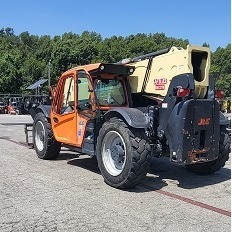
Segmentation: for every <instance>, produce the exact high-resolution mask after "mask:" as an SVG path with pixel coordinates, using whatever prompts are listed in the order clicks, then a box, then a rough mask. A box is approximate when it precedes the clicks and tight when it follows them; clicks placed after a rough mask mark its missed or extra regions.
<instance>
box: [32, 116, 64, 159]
mask: <svg viewBox="0 0 232 232" xmlns="http://www.w3.org/2000/svg"><path fill="white" fill-rule="evenodd" d="M33 144H34V148H35V151H36V153H37V156H38V157H39V158H40V159H46V160H52V159H56V158H57V157H58V156H59V153H60V148H61V144H60V143H59V142H57V141H56V140H55V138H54V136H53V132H52V126H51V123H50V122H49V121H48V119H47V118H46V117H45V115H44V114H43V113H38V114H36V116H35V119H34V123H33Z"/></svg>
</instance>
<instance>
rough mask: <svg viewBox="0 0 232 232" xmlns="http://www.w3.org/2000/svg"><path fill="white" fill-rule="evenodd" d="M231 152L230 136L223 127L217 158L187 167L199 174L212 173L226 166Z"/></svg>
mask: <svg viewBox="0 0 232 232" xmlns="http://www.w3.org/2000/svg"><path fill="white" fill-rule="evenodd" d="M229 154H230V137H229V135H228V134H227V133H226V132H225V129H224V128H223V129H222V130H221V136H220V142H219V155H218V158H217V159H216V160H213V161H210V162H206V163H197V164H188V165H185V167H186V169H187V170H188V171H191V172H195V173H198V174H211V173H214V172H216V171H218V170H220V169H221V168H222V167H224V166H225V163H226V161H227V160H228V159H229Z"/></svg>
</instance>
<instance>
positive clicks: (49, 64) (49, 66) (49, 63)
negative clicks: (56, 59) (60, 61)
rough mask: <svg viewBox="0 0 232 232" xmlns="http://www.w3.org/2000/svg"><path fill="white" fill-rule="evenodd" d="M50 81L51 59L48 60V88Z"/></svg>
mask: <svg viewBox="0 0 232 232" xmlns="http://www.w3.org/2000/svg"><path fill="white" fill-rule="evenodd" d="M50 81H51V59H50V60H49V61H48V88H49V87H50Z"/></svg>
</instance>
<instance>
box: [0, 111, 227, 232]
mask: <svg viewBox="0 0 232 232" xmlns="http://www.w3.org/2000/svg"><path fill="white" fill-rule="evenodd" d="M26 122H31V118H30V116H22V115H10V116H8V115H0V157H1V159H0V231H4V232H5V231H49V232H50V231H99V232H100V231H101V232H104V231H120V232H121V231H133V232H135V231H138V232H142V231H165V232H167V231H175V232H178V231H185V232H186V231H187V232H189V231H194V232H196V231H204V232H205V231H210V232H213V231H215V232H218V231H220V232H222V231H226V232H228V231H230V229H231V213H230V211H231V208H230V206H231V182H230V179H231V165H230V161H228V162H227V164H226V166H225V167H224V168H222V169H221V170H220V171H218V172H216V173H215V174H212V175H206V176H201V175H197V174H192V173H189V172H187V171H186V169H185V167H183V166H178V165H176V164H174V163H170V162H169V161H168V159H166V158H160V159H157V158H154V159H153V160H152V165H151V170H150V173H149V174H148V175H147V177H146V179H145V181H144V182H143V183H142V184H140V185H139V186H137V187H136V188H134V189H131V190H127V191H122V190H117V189H114V188H112V187H109V186H107V185H106V184H105V183H104V181H103V178H102V176H101V175H100V173H99V170H98V167H97V163H96V161H95V160H94V159H91V158H89V157H87V156H80V157H79V158H78V156H77V155H76V154H75V153H73V152H70V151H68V150H65V149H63V150H62V152H61V154H60V156H59V158H58V159H57V160H56V161H44V160H40V159H38V158H37V156H36V154H35V151H34V150H33V149H29V148H28V147H26V146H25V144H23V143H21V142H25V135H24V125H23V124H24V123H26Z"/></svg>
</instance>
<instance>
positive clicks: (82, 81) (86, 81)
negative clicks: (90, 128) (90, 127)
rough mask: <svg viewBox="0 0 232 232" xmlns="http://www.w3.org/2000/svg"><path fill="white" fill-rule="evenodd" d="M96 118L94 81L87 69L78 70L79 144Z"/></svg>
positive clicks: (80, 144)
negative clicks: (90, 122)
mask: <svg viewBox="0 0 232 232" xmlns="http://www.w3.org/2000/svg"><path fill="white" fill-rule="evenodd" d="M95 118H96V96H95V92H94V88H93V82H92V79H91V77H90V75H89V74H88V72H86V71H85V70H79V71H78V72H77V145H78V146H79V147H81V146H82V143H83V140H84V139H85V137H86V128H87V124H88V123H89V121H90V120H94V119H95Z"/></svg>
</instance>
